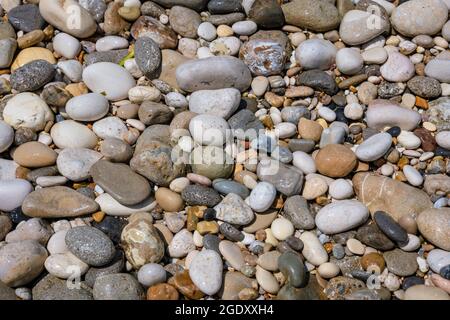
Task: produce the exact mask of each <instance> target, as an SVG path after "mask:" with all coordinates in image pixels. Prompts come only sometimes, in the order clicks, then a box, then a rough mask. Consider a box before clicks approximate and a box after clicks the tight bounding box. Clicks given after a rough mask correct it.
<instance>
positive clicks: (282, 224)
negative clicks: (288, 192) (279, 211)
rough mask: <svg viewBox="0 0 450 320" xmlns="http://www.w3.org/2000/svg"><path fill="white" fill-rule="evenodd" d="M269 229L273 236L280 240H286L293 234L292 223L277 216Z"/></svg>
mask: <svg viewBox="0 0 450 320" xmlns="http://www.w3.org/2000/svg"><path fill="white" fill-rule="evenodd" d="M271 230H272V234H273V236H274V237H275V238H276V239H278V240H280V241H283V240H286V239H287V238H288V237H290V236H292V235H293V234H294V226H293V224H292V223H291V222H290V221H289V220H287V219H285V218H277V219H275V220H274V221H273V222H272V225H271Z"/></svg>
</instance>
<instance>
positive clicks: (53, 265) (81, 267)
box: [44, 252, 89, 279]
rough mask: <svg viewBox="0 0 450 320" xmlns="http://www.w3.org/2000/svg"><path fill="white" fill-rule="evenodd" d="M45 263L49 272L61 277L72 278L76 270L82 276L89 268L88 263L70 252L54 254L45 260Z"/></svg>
mask: <svg viewBox="0 0 450 320" xmlns="http://www.w3.org/2000/svg"><path fill="white" fill-rule="evenodd" d="M44 265H45V269H46V270H47V271H48V273H49V274H51V275H53V276H55V277H58V278H60V279H68V278H70V277H71V276H73V272H74V270H76V272H77V273H78V272H79V273H78V274H79V275H80V276H82V275H84V274H85V273H86V272H87V270H88V269H89V266H88V265H87V264H86V263H84V262H83V261H81V260H80V259H78V258H77V257H76V256H74V255H73V254H72V253H70V252H65V253H57V254H52V255H50V256H49V257H48V258H47V260H45V264H44Z"/></svg>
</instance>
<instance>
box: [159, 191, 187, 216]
mask: <svg viewBox="0 0 450 320" xmlns="http://www.w3.org/2000/svg"><path fill="white" fill-rule="evenodd" d="M155 199H156V202H158V204H159V205H160V206H161V208H163V209H164V211H169V212H177V211H181V210H183V208H184V201H183V199H182V198H181V196H180V194H178V193H176V192H173V191H172V190H170V189H168V188H163V187H161V188H158V190H156V192H155Z"/></svg>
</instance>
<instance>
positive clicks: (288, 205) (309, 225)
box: [282, 195, 316, 230]
mask: <svg viewBox="0 0 450 320" xmlns="http://www.w3.org/2000/svg"><path fill="white" fill-rule="evenodd" d="M282 215H283V217H285V218H286V219H288V220H289V221H291V222H292V224H293V225H294V227H295V228H296V229H305V230H310V229H313V228H314V227H315V225H316V224H315V222H314V217H313V216H312V214H311V211H310V209H309V205H308V202H307V201H306V199H305V198H303V197H302V196H299V195H295V196H292V197H289V198H287V199H286V202H285V203H284V211H283V213H282Z"/></svg>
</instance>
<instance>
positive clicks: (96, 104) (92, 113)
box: [66, 93, 109, 121]
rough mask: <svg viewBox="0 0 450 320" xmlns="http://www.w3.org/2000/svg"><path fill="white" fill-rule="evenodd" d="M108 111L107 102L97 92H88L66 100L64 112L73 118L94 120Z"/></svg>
mask: <svg viewBox="0 0 450 320" xmlns="http://www.w3.org/2000/svg"><path fill="white" fill-rule="evenodd" d="M108 111H109V102H108V100H107V99H106V98H105V96H103V95H101V94H98V93H88V94H84V95H80V96H77V97H73V98H71V99H70V100H69V101H67V104H66V112H67V114H68V115H69V116H70V118H72V119H73V120H78V121H95V120H99V119H101V118H103V117H104V116H105V115H106V114H107V113H108Z"/></svg>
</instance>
